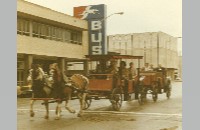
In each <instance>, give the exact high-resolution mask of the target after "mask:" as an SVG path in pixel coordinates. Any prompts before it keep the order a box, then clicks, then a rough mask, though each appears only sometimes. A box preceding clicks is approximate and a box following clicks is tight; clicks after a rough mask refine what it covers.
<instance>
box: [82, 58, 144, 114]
mask: <svg viewBox="0 0 200 130" xmlns="http://www.w3.org/2000/svg"><path fill="white" fill-rule="evenodd" d="M86 58H87V60H88V62H89V64H90V66H91V68H92V66H94V65H95V62H96V68H97V69H96V70H95V71H94V70H93V71H91V70H90V71H89V75H88V79H89V86H88V94H87V96H86V99H87V100H88V101H89V103H91V99H96V100H98V99H109V100H110V102H111V104H112V107H113V109H114V110H120V108H121V106H122V102H123V101H128V100H131V99H135V98H136V97H137V93H136V85H137V80H138V77H139V75H137V76H136V77H135V78H134V79H132V78H131V79H129V78H127V79H125V78H123V77H122V75H121V74H120V73H119V71H120V68H119V71H118V72H117V73H113V72H112V71H110V72H109V71H107V68H108V62H115V63H117V62H118V63H120V62H121V61H122V60H131V61H133V60H137V61H136V62H137V63H138V71H139V68H140V59H142V58H143V56H130V55H87V56H86ZM115 63H114V64H115ZM110 64H112V63H110ZM98 66H99V68H98ZM138 74H139V73H138ZM134 95H135V96H134ZM88 106H90V104H89V105H88Z"/></svg>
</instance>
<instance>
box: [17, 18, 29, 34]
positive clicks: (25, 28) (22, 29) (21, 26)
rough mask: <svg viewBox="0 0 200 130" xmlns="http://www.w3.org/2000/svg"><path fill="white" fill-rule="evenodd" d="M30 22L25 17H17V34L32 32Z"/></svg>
mask: <svg viewBox="0 0 200 130" xmlns="http://www.w3.org/2000/svg"><path fill="white" fill-rule="evenodd" d="M29 26H30V22H29V21H28V20H25V19H21V18H18V19H17V34H21V35H27V36H29V34H30V29H29Z"/></svg>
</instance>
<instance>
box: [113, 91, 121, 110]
mask: <svg viewBox="0 0 200 130" xmlns="http://www.w3.org/2000/svg"><path fill="white" fill-rule="evenodd" d="M110 101H111V103H112V107H113V109H114V110H116V111H119V110H120V108H121V106H122V89H121V88H114V89H113V91H112V94H111V99H110Z"/></svg>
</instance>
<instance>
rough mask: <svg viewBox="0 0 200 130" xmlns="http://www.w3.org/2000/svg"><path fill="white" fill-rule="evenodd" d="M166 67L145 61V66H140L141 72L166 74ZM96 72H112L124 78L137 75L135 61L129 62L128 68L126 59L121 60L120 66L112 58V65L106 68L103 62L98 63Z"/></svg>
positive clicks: (132, 77)
mask: <svg viewBox="0 0 200 130" xmlns="http://www.w3.org/2000/svg"><path fill="white" fill-rule="evenodd" d="M165 70H166V69H165V68H164V67H162V65H161V64H159V65H158V67H156V68H154V66H153V64H150V65H149V63H145V65H144V67H142V68H140V72H147V71H148V72H149V71H157V72H163V73H164V74H165V72H166V71H165ZM95 72H96V73H99V74H101V73H110V74H113V75H118V76H120V77H121V78H122V79H134V78H135V77H136V76H137V73H138V72H137V69H136V68H135V65H134V63H133V62H130V63H129V67H128V68H127V63H126V62H125V61H121V62H120V65H119V67H118V66H117V61H115V60H111V61H110V65H109V66H108V67H106V68H105V69H104V68H103V67H102V66H101V64H97V66H96V71H95Z"/></svg>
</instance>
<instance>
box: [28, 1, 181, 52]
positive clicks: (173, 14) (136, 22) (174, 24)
mask: <svg viewBox="0 0 200 130" xmlns="http://www.w3.org/2000/svg"><path fill="white" fill-rule="evenodd" d="M26 1H29V2H31V3H35V4H38V5H41V6H44V7H47V8H50V9H52V10H55V11H58V12H61V13H65V14H68V15H72V16H73V7H78V6H87V5H98V4H105V5H107V16H108V15H110V14H113V13H117V12H124V14H123V15H112V17H109V18H108V19H107V35H113V34H128V33H143V32H158V31H162V32H165V33H167V34H169V35H171V36H174V37H181V38H179V39H178V51H182V0H26Z"/></svg>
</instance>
